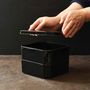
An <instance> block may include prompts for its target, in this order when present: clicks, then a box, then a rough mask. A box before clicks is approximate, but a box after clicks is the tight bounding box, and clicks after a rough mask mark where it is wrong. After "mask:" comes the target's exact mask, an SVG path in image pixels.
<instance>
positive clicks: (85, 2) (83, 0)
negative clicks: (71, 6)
mask: <svg viewBox="0 0 90 90" xmlns="http://www.w3.org/2000/svg"><path fill="white" fill-rule="evenodd" d="M73 2H77V3H79V4H80V5H82V7H89V6H90V0H72V3H73Z"/></svg>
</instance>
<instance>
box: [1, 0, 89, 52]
mask: <svg viewBox="0 0 90 90" xmlns="http://www.w3.org/2000/svg"><path fill="white" fill-rule="evenodd" d="M70 1H71V0H0V54H20V35H19V32H20V30H22V29H28V28H29V25H30V24H31V23H33V22H34V21H35V20H36V19H37V18H38V17H41V16H55V15H57V14H58V13H59V12H60V11H62V10H63V9H65V8H66V7H67V6H68V5H69V4H70ZM89 29H90V24H89V23H86V24H85V25H84V26H83V27H82V29H81V30H80V32H79V33H78V34H77V35H76V36H75V37H74V38H72V39H65V38H62V37H47V38H46V37H42V38H41V39H38V38H33V37H30V40H29V42H30V43H31V42H33V41H35V40H47V41H52V42H56V43H65V44H67V45H69V46H70V53H71V54H90V40H89V38H90V35H89V34H90V30H89Z"/></svg>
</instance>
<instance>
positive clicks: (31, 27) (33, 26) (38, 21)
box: [29, 19, 40, 30]
mask: <svg viewBox="0 0 90 90" xmlns="http://www.w3.org/2000/svg"><path fill="white" fill-rule="evenodd" d="M39 24H40V20H39V19H37V20H36V21H35V22H34V23H33V24H32V25H30V28H29V30H34V29H35V28H36V27H37V26H38V25H39Z"/></svg>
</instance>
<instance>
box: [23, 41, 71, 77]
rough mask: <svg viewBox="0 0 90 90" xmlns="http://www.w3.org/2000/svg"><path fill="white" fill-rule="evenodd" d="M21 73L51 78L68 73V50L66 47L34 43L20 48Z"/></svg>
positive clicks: (48, 43)
mask: <svg viewBox="0 0 90 90" xmlns="http://www.w3.org/2000/svg"><path fill="white" fill-rule="evenodd" d="M21 54H22V72H23V73H25V74H29V75H32V76H36V77H40V78H51V77H55V76H58V75H61V74H64V73H67V72H68V71H69V48H68V47H67V46H66V45H61V44H56V43H50V42H36V43H32V44H28V45H22V46H21Z"/></svg>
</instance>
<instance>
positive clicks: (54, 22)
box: [29, 17, 60, 31]
mask: <svg viewBox="0 0 90 90" xmlns="http://www.w3.org/2000/svg"><path fill="white" fill-rule="evenodd" d="M59 22H60V20H59V18H57V17H40V18H38V19H37V20H36V21H35V22H34V23H33V24H32V25H30V28H29V31H30V30H35V31H38V30H45V29H47V28H48V29H50V30H52V31H55V30H57V28H58V27H59V25H60V24H59Z"/></svg>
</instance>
